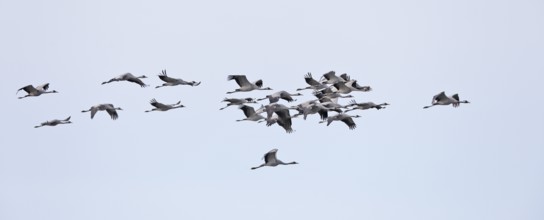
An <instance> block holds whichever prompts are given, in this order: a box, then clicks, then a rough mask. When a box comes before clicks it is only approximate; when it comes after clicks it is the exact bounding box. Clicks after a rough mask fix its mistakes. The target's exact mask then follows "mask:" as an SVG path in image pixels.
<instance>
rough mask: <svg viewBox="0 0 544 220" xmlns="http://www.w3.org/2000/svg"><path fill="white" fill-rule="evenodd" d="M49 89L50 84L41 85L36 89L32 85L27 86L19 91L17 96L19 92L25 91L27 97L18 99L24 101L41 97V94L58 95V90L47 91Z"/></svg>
mask: <svg viewBox="0 0 544 220" xmlns="http://www.w3.org/2000/svg"><path fill="white" fill-rule="evenodd" d="M47 89H49V83H45V84H43V85H39V86H36V87H34V86H32V85H27V86H25V87H23V88H20V89H18V90H17V92H16V93H15V94H16V95H17V93H19V91H21V90H24V91H25V92H26V93H27V95H25V96H21V97H18V98H19V99H22V98H26V97H33V96H34V97H35V96H40V95H41V94H47V93H58V92H57V91H56V90H52V91H47Z"/></svg>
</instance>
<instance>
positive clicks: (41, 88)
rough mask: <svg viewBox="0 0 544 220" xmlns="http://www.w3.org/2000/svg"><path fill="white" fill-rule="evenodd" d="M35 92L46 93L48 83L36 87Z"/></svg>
mask: <svg viewBox="0 0 544 220" xmlns="http://www.w3.org/2000/svg"><path fill="white" fill-rule="evenodd" d="M36 89H37V90H43V91H46V90H47V89H49V83H45V84H43V85H39V86H37V87H36Z"/></svg>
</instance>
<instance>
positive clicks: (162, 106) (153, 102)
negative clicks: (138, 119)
mask: <svg viewBox="0 0 544 220" xmlns="http://www.w3.org/2000/svg"><path fill="white" fill-rule="evenodd" d="M149 104H151V105H152V106H154V107H155V108H152V109H151V110H146V111H145V112H152V111H161V112H165V111H168V110H170V109H175V108H183V107H185V106H184V105H182V104H181V101H178V102H177V103H175V104H163V103H160V102H158V101H157V100H156V99H151V101H149Z"/></svg>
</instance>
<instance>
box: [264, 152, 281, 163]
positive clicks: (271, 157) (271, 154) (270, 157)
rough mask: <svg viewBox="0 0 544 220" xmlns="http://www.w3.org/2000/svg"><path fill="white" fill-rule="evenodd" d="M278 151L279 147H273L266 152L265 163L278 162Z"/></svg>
mask: <svg viewBox="0 0 544 220" xmlns="http://www.w3.org/2000/svg"><path fill="white" fill-rule="evenodd" d="M276 152H278V149H272V150H271V151H268V153H266V154H265V155H264V156H263V158H264V163H268V162H269V161H270V162H272V163H275V162H276V160H277V159H276Z"/></svg>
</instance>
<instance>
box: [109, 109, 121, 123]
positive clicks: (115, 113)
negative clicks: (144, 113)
mask: <svg viewBox="0 0 544 220" xmlns="http://www.w3.org/2000/svg"><path fill="white" fill-rule="evenodd" d="M106 111H107V112H108V114H110V116H111V119H113V120H116V119H117V118H118V117H119V115H117V111H115V109H113V108H108V109H106Z"/></svg>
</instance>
